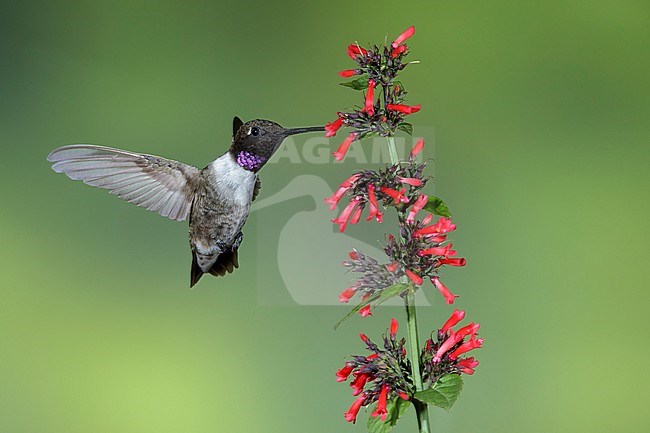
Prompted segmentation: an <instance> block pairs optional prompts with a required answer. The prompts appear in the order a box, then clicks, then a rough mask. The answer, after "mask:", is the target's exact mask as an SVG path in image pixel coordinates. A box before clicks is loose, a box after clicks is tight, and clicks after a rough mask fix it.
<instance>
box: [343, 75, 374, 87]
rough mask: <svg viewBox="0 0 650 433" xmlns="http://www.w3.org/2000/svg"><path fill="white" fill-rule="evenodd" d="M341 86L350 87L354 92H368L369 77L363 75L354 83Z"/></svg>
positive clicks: (347, 82)
mask: <svg viewBox="0 0 650 433" xmlns="http://www.w3.org/2000/svg"><path fill="white" fill-rule="evenodd" d="M341 86H345V87H349V88H351V89H354V90H366V89H367V88H368V77H367V76H365V75H362V76H360V77H359V78H356V79H354V80H352V81H346V82H345V83H341Z"/></svg>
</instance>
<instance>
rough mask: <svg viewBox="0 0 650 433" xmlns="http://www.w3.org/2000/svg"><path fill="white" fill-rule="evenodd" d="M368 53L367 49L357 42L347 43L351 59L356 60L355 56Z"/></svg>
mask: <svg viewBox="0 0 650 433" xmlns="http://www.w3.org/2000/svg"><path fill="white" fill-rule="evenodd" d="M366 54H368V51H367V50H366V49H364V48H362V47H360V46H359V45H357V44H350V45H348V56H350V58H351V59H352V60H357V56H365V55H366Z"/></svg>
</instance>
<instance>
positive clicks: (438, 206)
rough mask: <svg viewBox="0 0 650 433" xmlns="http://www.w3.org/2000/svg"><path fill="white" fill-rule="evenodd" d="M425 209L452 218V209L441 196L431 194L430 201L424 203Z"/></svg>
mask: <svg viewBox="0 0 650 433" xmlns="http://www.w3.org/2000/svg"><path fill="white" fill-rule="evenodd" d="M424 210H426V211H427V212H430V213H432V214H434V215H438V216H441V217H445V218H451V211H450V210H449V208H448V207H447V205H446V204H445V202H444V201H442V199H441V198H439V197H436V196H433V195H430V196H429V201H428V202H427V204H426V205H424Z"/></svg>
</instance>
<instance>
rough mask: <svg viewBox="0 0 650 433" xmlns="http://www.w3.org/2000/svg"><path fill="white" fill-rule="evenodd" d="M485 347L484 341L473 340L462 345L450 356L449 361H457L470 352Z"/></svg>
mask: <svg viewBox="0 0 650 433" xmlns="http://www.w3.org/2000/svg"><path fill="white" fill-rule="evenodd" d="M482 346H483V339H482V338H476V339H474V338H472V339H470V340H469V341H467V342H465V343H463V344H461V345H460V346H458V349H456V350H454V351H453V352H451V353H450V354H449V359H452V360H453V359H456V358H458V357H459V356H460V355H462V354H463V353H466V352H469V351H470V350H474V349H478V348H479V347H482Z"/></svg>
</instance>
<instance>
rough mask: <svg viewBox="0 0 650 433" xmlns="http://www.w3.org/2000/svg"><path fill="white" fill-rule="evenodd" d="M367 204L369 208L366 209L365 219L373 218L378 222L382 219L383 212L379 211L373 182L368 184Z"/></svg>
mask: <svg viewBox="0 0 650 433" xmlns="http://www.w3.org/2000/svg"><path fill="white" fill-rule="evenodd" d="M368 204H369V205H370V210H369V211H368V219H367V221H370V220H371V219H373V218H375V219H376V220H377V222H379V223H380V222H381V221H382V219H383V214H382V213H381V212H380V211H379V205H378V204H377V196H376V195H375V185H373V184H368Z"/></svg>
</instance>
